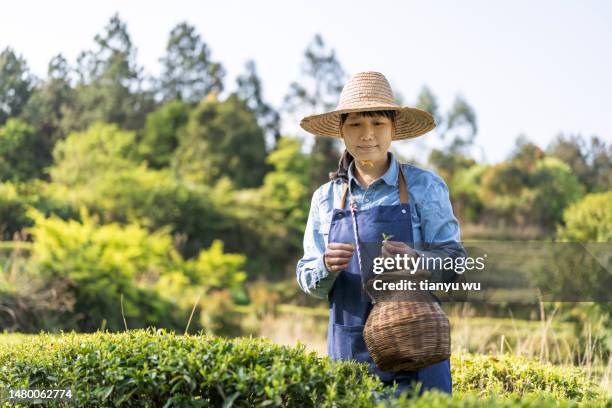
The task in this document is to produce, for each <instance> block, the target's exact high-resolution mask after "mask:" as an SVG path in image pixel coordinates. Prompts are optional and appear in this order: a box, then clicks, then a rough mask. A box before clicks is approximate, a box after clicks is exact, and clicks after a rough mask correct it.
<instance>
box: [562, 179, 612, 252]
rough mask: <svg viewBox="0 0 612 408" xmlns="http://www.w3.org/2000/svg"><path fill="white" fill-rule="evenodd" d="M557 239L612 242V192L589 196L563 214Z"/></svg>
mask: <svg viewBox="0 0 612 408" xmlns="http://www.w3.org/2000/svg"><path fill="white" fill-rule="evenodd" d="M557 239H558V240H560V241H570V242H583V243H591V242H607V243H609V242H612V191H607V192H604V193H592V194H587V195H586V196H584V198H583V199H582V200H580V201H578V202H576V203H574V204H572V205H571V206H569V207H568V208H567V209H566V210H565V211H564V212H563V225H562V226H559V228H558V230H557Z"/></svg>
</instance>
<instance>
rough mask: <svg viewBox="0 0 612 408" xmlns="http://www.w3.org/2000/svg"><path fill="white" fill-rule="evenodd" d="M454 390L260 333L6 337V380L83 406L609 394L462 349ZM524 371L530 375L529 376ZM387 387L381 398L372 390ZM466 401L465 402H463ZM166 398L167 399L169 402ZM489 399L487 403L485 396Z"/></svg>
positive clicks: (1, 378) (573, 378) (506, 403)
mask: <svg viewBox="0 0 612 408" xmlns="http://www.w3.org/2000/svg"><path fill="white" fill-rule="evenodd" d="M452 366H453V367H454V368H453V376H454V378H456V380H455V382H454V386H455V395H454V396H453V397H450V396H447V395H440V394H438V393H435V392H434V393H431V392H430V393H426V394H425V395H423V396H421V397H420V398H412V399H411V401H410V402H409V403H408V404H407V401H406V399H405V397H403V398H401V399H395V398H393V397H390V396H389V394H390V393H391V392H392V391H393V390H392V389H390V388H385V387H383V385H382V383H381V382H380V381H379V380H378V379H377V378H375V377H372V376H370V375H368V373H367V366H366V365H364V364H358V363H355V362H344V361H336V362H334V361H331V360H330V359H329V358H318V357H317V356H316V354H315V353H306V352H305V350H304V346H303V345H298V347H284V346H279V345H276V344H274V343H272V342H270V341H269V340H266V339H261V338H237V339H231V340H229V339H225V338H219V337H214V336H211V335H209V334H199V335H196V336H178V335H176V334H174V333H172V332H167V331H165V330H157V331H155V330H153V329H147V330H135V331H128V332H124V333H116V334H111V333H103V332H97V333H94V334H76V333H70V334H62V335H49V334H40V335H38V336H33V337H32V338H26V339H21V340H20V342H18V343H16V344H15V342H14V341H13V342H12V344H2V343H0V367H1V368H0V385H1V386H3V387H7V386H9V385H10V386H11V387H12V388H27V387H28V386H29V387H33V386H37V387H45V386H47V387H50V386H53V387H55V388H67V387H72V388H73V390H75V391H76V393H77V400H78V404H79V406H99V405H118V404H121V403H125V404H128V405H129V406H170V404H173V405H181V406H202V405H206V406H222V405H224V406H240V407H241V406H266V405H275V406H317V407H318V406H325V407H327V406H330V407H331V406H335V407H349V406H359V407H374V406H380V407H382V406H393V407H396V406H397V407H399V406H406V405H410V406H428V407H429V406H433V407H438V406H440V407H442V406H470V407H471V406H474V407H475V406H482V405H479V404H478V401H481V402H486V403H491V404H492V405H491V406H499V407H515V406H516V407H520V406H521V407H522V406H537V407H540V406H558V405H557V403H554V400H556V401H557V402H558V403H560V404H561V406H577V402H578V401H582V402H583V403H586V404H591V406H592V405H594V404H598V403H599V404H603V403H605V397H604V396H603V395H602V394H601V392H600V391H599V390H598V389H597V388H596V387H595V386H594V385H593V384H592V383H589V382H588V381H586V380H585V379H584V375H583V373H581V372H580V371H578V370H568V369H565V368H562V367H552V366H547V365H539V364H537V363H534V362H531V361H525V360H522V359H513V358H510V357H504V356H502V357H499V358H496V357H492V356H472V355H461V356H459V357H457V358H455V359H453V362H452ZM528 376H533V379H534V380H533V382H530V381H529V377H528ZM380 396H386V398H385V400H386V401H385V402H382V401H381V402H380V403H378V404H376V402H375V399H376V398H377V397H380ZM463 400H465V403H463V404H462V403H461V401H463ZM164 404H165V405H164ZM487 406H488V405H487Z"/></svg>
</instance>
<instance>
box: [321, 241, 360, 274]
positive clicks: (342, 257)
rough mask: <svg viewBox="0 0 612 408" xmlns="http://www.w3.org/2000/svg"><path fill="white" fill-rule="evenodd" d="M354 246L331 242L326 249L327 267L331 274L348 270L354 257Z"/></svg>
mask: <svg viewBox="0 0 612 408" xmlns="http://www.w3.org/2000/svg"><path fill="white" fill-rule="evenodd" d="M353 251H354V248H353V245H352V244H343V243H340V242H330V243H329V244H327V248H326V249H325V255H324V258H323V259H324V261H325V267H326V268H327V270H328V271H330V272H335V273H338V272H340V271H341V270H343V269H346V268H348V266H349V263H350V262H351V257H352V256H353Z"/></svg>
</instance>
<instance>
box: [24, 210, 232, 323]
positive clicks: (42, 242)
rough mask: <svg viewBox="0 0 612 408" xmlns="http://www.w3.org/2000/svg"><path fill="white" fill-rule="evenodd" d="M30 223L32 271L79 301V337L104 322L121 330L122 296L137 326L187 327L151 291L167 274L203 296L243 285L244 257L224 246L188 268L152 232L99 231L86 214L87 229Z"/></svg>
mask: <svg viewBox="0 0 612 408" xmlns="http://www.w3.org/2000/svg"><path fill="white" fill-rule="evenodd" d="M30 216H31V217H32V218H33V219H34V220H35V225H34V227H32V228H31V233H32V236H33V238H34V244H33V246H32V255H31V265H30V266H31V268H32V271H33V272H34V273H36V274H37V275H40V276H42V277H44V278H45V279H47V280H50V281H52V280H55V279H60V280H67V281H68V282H69V283H70V288H71V291H72V292H73V293H74V296H75V300H76V304H75V310H74V312H75V314H78V313H81V314H83V316H84V317H85V319H84V321H82V322H80V324H79V328H80V329H81V330H86V331H89V330H93V329H95V328H97V327H100V324H101V322H102V321H103V319H105V320H106V321H107V322H108V327H109V328H110V329H113V330H117V329H120V328H121V327H123V322H122V320H121V314H120V308H119V307H118V306H119V305H120V295H123V298H124V302H123V309H124V313H125V317H126V319H127V320H128V322H130V325H132V327H133V325H136V326H137V327H142V326H143V325H147V324H156V325H160V326H167V327H177V326H178V325H179V322H180V323H184V320H182V319H184V316H183V315H182V312H183V311H182V310H178V309H177V308H176V307H173V305H172V303H169V302H167V301H164V299H163V295H162V294H161V293H160V292H158V291H156V290H154V289H155V283H156V282H157V281H158V280H159V279H160V277H162V276H164V275H166V274H168V273H183V274H184V275H185V276H186V277H187V278H188V279H189V281H188V282H189V284H190V285H199V286H200V287H202V288H206V290H209V289H210V288H214V287H218V286H223V287H235V286H236V285H238V284H239V283H240V282H241V281H242V280H243V279H244V275H243V273H242V272H240V270H239V268H240V267H241V266H242V263H243V262H244V260H243V258H241V257H237V256H236V255H225V254H223V252H222V246H220V244H219V243H217V244H215V245H213V247H212V248H211V249H210V250H209V251H203V252H201V253H200V254H199V256H198V258H197V260H195V261H185V260H183V258H182V257H181V256H180V255H179V254H178V253H177V252H176V250H174V248H173V247H172V240H171V237H170V235H169V234H168V233H167V231H166V230H159V231H156V232H153V233H151V232H149V231H147V230H146V229H144V228H142V227H140V226H139V225H136V224H130V225H127V226H120V225H118V224H105V225H99V224H98V223H97V221H96V220H95V219H92V218H91V217H90V216H89V215H88V214H87V212H86V211H83V213H82V214H81V218H82V220H83V221H82V222H77V221H74V220H70V221H63V220H61V219H59V218H57V217H49V218H45V217H43V215H42V214H40V213H38V212H36V211H34V210H32V211H31V214H30ZM226 256H227V258H226ZM159 289H161V290H162V291H163V289H164V288H159Z"/></svg>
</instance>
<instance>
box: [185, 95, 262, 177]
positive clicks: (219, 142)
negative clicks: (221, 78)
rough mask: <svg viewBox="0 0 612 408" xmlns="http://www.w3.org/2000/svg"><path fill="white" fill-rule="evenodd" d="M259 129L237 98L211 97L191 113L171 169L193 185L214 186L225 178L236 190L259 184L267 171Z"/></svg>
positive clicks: (250, 114) (250, 113)
mask: <svg viewBox="0 0 612 408" xmlns="http://www.w3.org/2000/svg"><path fill="white" fill-rule="evenodd" d="M265 160H266V146H265V139H264V134H263V131H262V129H261V128H260V127H259V125H258V124H257V120H256V118H255V116H254V115H253V113H252V112H251V111H250V110H249V109H248V108H247V107H246V105H245V103H244V102H243V101H241V100H240V99H239V98H238V97H237V96H236V95H230V97H229V98H227V99H226V100H225V101H222V102H221V101H218V100H217V98H216V97H214V96H213V95H212V94H211V95H210V96H209V97H208V98H206V99H204V100H202V102H201V103H200V104H199V105H198V107H197V108H196V109H195V110H194V111H193V112H192V113H191V115H190V117H189V121H188V123H187V125H186V127H185V131H184V132H181V135H180V140H179V146H178V148H177V151H176V156H175V163H174V167H175V168H176V170H177V173H178V174H179V176H180V177H181V178H182V179H184V180H188V181H191V182H195V183H202V184H207V185H213V184H215V183H216V182H217V181H218V180H219V178H220V177H223V176H226V177H228V178H229V179H230V180H231V181H232V182H233V183H234V185H235V186H236V187H238V188H242V187H256V186H259V185H261V182H262V179H263V176H264V174H265V172H266V170H267V165H266V163H265Z"/></svg>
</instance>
